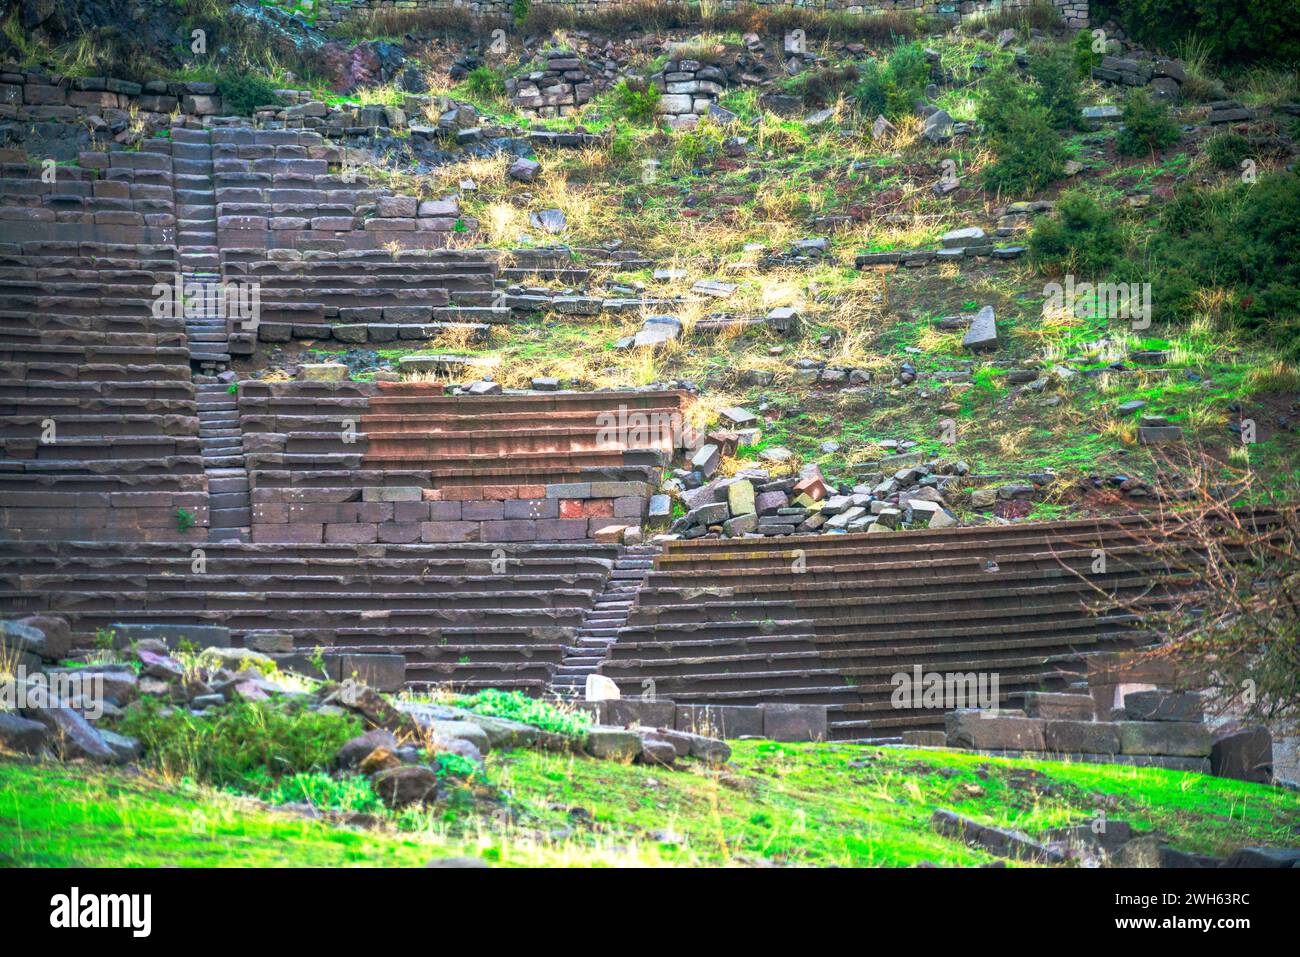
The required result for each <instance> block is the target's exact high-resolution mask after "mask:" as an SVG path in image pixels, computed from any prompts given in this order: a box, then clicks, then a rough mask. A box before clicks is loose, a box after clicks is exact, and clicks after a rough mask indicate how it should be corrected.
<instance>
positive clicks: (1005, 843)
mask: <svg viewBox="0 0 1300 957" xmlns="http://www.w3.org/2000/svg"><path fill="white" fill-rule="evenodd" d="M930 826H931V827H933V828H934V829H935V830H936V831H938V832H939V833H940V834H943V835H945V836H947V837H954V838H957V839H958V840H960V841H962V842H964V843H966V844H969V845H971V846H972V847H981V848H983V849H984V850H986V851H988V852H990V853H992V854H996V855H998V856H999V857H1016V858H1021V859H1024V860H1034V861H1042V862H1045V863H1060V862H1062V861H1063V860H1064V859H1065V855H1064V854H1063V853H1062V852H1061V851H1060V850H1059V849H1057V848H1053V847H1047V846H1045V845H1043V844H1039V843H1038V842H1037V841H1035V840H1034V839H1033V838H1031V837H1030V836H1029V835H1028V834H1024V833H1022V832H1020V831H1013V830H1010V829H1009V828H1001V827H993V826H991V825H988V824H981V823H980V822H979V821H975V820H972V819H971V818H968V817H963V816H962V815H960V814H957V813H956V812H954V811H947V810H942V809H940V810H937V811H935V812H934V814H933V815H931V817H930Z"/></svg>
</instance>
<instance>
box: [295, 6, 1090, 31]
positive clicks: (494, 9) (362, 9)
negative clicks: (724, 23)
mask: <svg viewBox="0 0 1300 957" xmlns="http://www.w3.org/2000/svg"><path fill="white" fill-rule="evenodd" d="M621 2H623V0H532V4H533V5H535V6H543V5H544V6H555V7H564V8H565V9H567V10H569V11H571V12H572V13H574V14H575V15H582V16H592V15H596V14H601V13H606V12H608V11H609V10H610V9H611V8H613V7H615V6H617V5H618V4H619V3H621ZM1032 2H1033V0H961V2H942V0H872V2H866V3H864V2H861V0H825V2H824V3H823V4H822V5H821V9H823V10H826V11H841V12H844V13H849V14H862V15H864V16H870V15H872V14H877V13H891V12H907V11H912V12H916V13H922V14H927V15H930V16H937V17H942V18H944V19H947V20H951V21H954V22H956V21H959V20H962V19H964V18H966V17H969V16H975V15H979V14H984V13H988V12H991V11H997V10H1000V9H1005V8H1015V7H1028V6H1031V5H1032ZM1053 3H1054V4H1055V5H1056V7H1057V9H1059V10H1060V11H1061V16H1062V18H1063V19H1064V20H1065V21H1066V23H1067V24H1068V25H1069V26H1071V27H1076V28H1079V27H1086V26H1087V25H1088V0H1053ZM717 6H718V7H719V8H721V9H723V10H738V9H743V8H744V7H748V6H757V7H797V6H802V4H801V3H800V2H797V0H719V2H718V4H717ZM453 8H454V9H459V10H466V11H468V12H470V13H471V14H473V15H475V16H479V17H497V18H503V19H510V18H512V17H513V15H514V14H513V3H512V0H471V2H469V3H465V2H462V0H347V2H333V3H331V2H321V3H320V4H319V10H318V11H317V14H316V23H317V24H318V25H320V26H326V27H328V26H334V25H336V24H339V23H343V22H346V21H348V20H354V19H358V18H360V17H365V16H369V15H370V14H372V13H377V12H385V11H401V10H450V9H453Z"/></svg>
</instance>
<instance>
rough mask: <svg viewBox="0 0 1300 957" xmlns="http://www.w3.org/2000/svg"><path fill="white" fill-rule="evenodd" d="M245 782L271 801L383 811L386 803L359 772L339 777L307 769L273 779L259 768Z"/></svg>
mask: <svg viewBox="0 0 1300 957" xmlns="http://www.w3.org/2000/svg"><path fill="white" fill-rule="evenodd" d="M259 782H260V786H259ZM245 784H246V787H245V788H244V790H249V789H251V790H253V791H254V793H256V794H257V796H258V797H260V798H261V799H262V800H264V801H266V802H268V803H270V804H304V803H305V804H310V805H311V806H312V807H316V808H320V809H321V810H327V811H350V812H354V813H359V814H368V813H371V812H375V811H380V810H382V809H383V807H384V804H383V802H382V801H381V800H380V799H379V795H377V794H376V793H375V791H374V788H372V787H371V786H370V782H369V781H368V780H367V779H366V778H363V777H361V776H359V775H348V776H346V777H338V778H336V777H332V776H330V775H328V774H325V773H324V772H322V771H307V772H296V773H294V774H286V775H283V776H281V777H279V778H275V779H271V778H268V777H265V776H264V775H263V774H262V773H260V771H259V772H257V773H253V774H250V775H248V776H247V777H246V778H245Z"/></svg>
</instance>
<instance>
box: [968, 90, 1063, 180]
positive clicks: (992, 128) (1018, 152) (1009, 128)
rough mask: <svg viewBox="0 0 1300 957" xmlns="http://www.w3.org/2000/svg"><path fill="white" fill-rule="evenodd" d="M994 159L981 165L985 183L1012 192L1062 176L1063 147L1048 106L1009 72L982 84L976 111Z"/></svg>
mask: <svg viewBox="0 0 1300 957" xmlns="http://www.w3.org/2000/svg"><path fill="white" fill-rule="evenodd" d="M976 113H977V116H978V118H979V121H980V123H981V124H982V125H983V126H984V136H985V140H986V142H987V143H988V145H989V148H990V149H991V150H992V151H993V155H994V160H993V162H992V163H990V164H989V165H988V166H986V167H985V169H984V185H985V186H986V187H987V188H988V189H990V190H994V191H998V192H1006V193H1012V194H1016V195H1020V194H1024V193H1031V192H1035V191H1037V190H1040V189H1042V188H1043V187H1045V186H1047V185H1048V184H1050V183H1052V182H1054V181H1055V180H1058V179H1060V178H1061V177H1062V176H1064V175H1065V148H1064V146H1062V144H1061V138H1060V137H1059V136H1058V135H1057V133H1056V131H1055V130H1054V129H1052V121H1051V116H1050V114H1049V113H1048V110H1047V107H1045V106H1043V105H1042V104H1041V103H1039V102H1038V101H1037V99H1036V98H1035V96H1034V94H1033V92H1032V91H1031V90H1030V88H1029V87H1028V86H1027V85H1026V84H1024V83H1021V82H1020V81H1019V80H1017V79H1016V78H1015V77H1014V76H1012V75H1011V74H1009V73H1008V72H1006V71H1005V70H1004V71H1001V72H999V73H995V74H994V75H993V76H991V77H989V79H988V80H987V81H986V82H985V84H984V90H983V95H982V97H981V99H980V102H979V106H978V107H977V110H976Z"/></svg>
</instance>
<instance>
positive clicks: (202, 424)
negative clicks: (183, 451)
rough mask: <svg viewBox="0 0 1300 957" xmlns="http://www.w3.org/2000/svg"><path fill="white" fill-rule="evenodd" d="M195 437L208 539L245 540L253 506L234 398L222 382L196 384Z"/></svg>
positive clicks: (224, 540)
mask: <svg viewBox="0 0 1300 957" xmlns="http://www.w3.org/2000/svg"><path fill="white" fill-rule="evenodd" d="M195 388H196V390H197V396H196V397H197V400H198V407H199V441H200V443H201V445H202V446H203V470H204V471H205V472H206V473H207V475H208V541H210V542H228V541H239V542H246V541H248V540H249V528H250V526H251V525H252V518H253V509H252V503H251V500H250V496H249V491H248V472H247V471H246V470H245V469H244V450H243V439H242V437H241V435H240V429H239V411H238V400H237V398H236V395H235V393H233V392H231V391H230V388H231V386H230V384H228V383H224V382H218V383H206V382H201V383H199V384H198V385H197V386H196V387H195Z"/></svg>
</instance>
